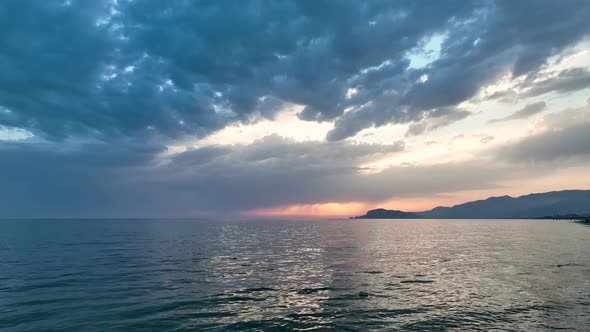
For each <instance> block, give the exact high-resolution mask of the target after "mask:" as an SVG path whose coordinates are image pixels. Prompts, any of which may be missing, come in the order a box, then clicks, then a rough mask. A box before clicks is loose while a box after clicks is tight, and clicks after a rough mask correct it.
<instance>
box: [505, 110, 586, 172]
mask: <svg viewBox="0 0 590 332" xmlns="http://www.w3.org/2000/svg"><path fill="white" fill-rule="evenodd" d="M542 124H543V125H544V126H545V127H546V128H545V130H543V131H541V132H539V133H536V134H533V135H530V136H527V137H525V138H523V139H521V140H519V141H516V142H512V143H509V144H507V145H505V146H503V147H501V148H500V149H499V150H498V151H497V153H498V156H499V157H500V158H501V159H504V160H508V161H510V162H517V163H519V162H522V163H529V164H535V163H543V162H558V163H562V164H563V163H569V162H571V161H572V159H579V158H584V159H587V158H588V157H590V145H589V144H588V142H590V99H588V100H587V103H586V105H585V106H582V107H579V108H574V109H567V110H563V111H561V112H557V113H553V114H548V115H546V116H545V117H544V118H543V122H542Z"/></svg>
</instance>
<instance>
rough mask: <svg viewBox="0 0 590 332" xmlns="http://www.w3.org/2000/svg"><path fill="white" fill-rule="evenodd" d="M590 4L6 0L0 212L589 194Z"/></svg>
mask: <svg viewBox="0 0 590 332" xmlns="http://www.w3.org/2000/svg"><path fill="white" fill-rule="evenodd" d="M589 22H590V1H587V0H579V1H577V0H569V1H563V0H556V1H524V0H523V1H512V0H510V1H508V0H507V1H390V0H387V1H378V0H374V1H367V2H361V1H357V0H353V1H345V0H337V1H280V0H272V1H271V0H269V1H162V0H133V1H132V0H96V1H76V0H65V1H62V0H59V1H58V0H47V1H22V0H3V1H2V2H1V3H0V30H1V31H2V38H0V73H1V76H0V218H2V217H3V218H13V217H22V218H29V217H201V216H243V217H258V216H264V217H287V218H290V217H316V216H320V217H339V216H345V217H348V216H353V215H358V214H362V213H364V211H365V210H367V209H371V208H375V207H384V208H391V209H399V210H405V211H421V210H426V209H430V208H433V207H435V206H438V205H453V204H457V203H462V202H465V201H470V200H475V199H482V198H486V197H489V196H500V195H513V196H517V195H522V194H527V193H531V192H545V191H553V190H563V189H590V23H589Z"/></svg>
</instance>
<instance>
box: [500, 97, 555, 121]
mask: <svg viewBox="0 0 590 332" xmlns="http://www.w3.org/2000/svg"><path fill="white" fill-rule="evenodd" d="M546 108H547V104H546V103H545V102H544V101H539V102H536V103H532V104H528V105H526V106H524V107H523V108H521V109H519V110H518V111H516V112H514V113H512V114H511V115H509V116H507V117H504V118H501V119H494V120H490V121H489V122H492V123H493V122H500V121H510V120H519V119H526V118H528V117H530V116H532V115H535V114H537V113H540V112H542V111H544V110H545V109H546Z"/></svg>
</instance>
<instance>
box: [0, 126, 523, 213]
mask: <svg viewBox="0 0 590 332" xmlns="http://www.w3.org/2000/svg"><path fill="white" fill-rule="evenodd" d="M19 144H20V143H5V144H2V145H1V146H0V153H2V155H3V156H6V157H8V158H7V160H8V162H6V163H2V164H0V181H2V184H3V185H2V187H0V211H2V216H3V217H14V216H19V217H64V216H65V217H75V216H79V217H105V216H106V217H112V216H117V217H124V216H127V217H142V216H191V215H199V214H200V213H203V212H209V213H216V214H219V213H237V212H239V211H244V210H249V209H256V208H269V207H275V206H279V205H290V204H310V203H314V204H315V203H325V202H350V201H378V200H383V199H388V198H391V197H400V196H404V195H429V194H433V193H443V192H449V191H454V190H467V189H482V188H490V187H495V186H496V185H495V184H494V183H495V182H496V181H497V180H498V179H505V178H510V177H512V176H514V174H518V170H516V171H515V170H514V169H507V168H501V167H492V166H491V165H489V164H487V163H478V162H468V163H455V164H442V165H430V166H420V165H414V166H391V167H388V168H386V169H384V170H383V171H381V172H377V173H364V172H361V171H363V169H361V168H359V167H358V165H360V164H362V163H363V162H365V161H368V160H373V159H374V158H379V157H380V156H386V155H388V154H391V153H396V152H398V151H400V150H401V149H402V147H403V145H402V144H401V143H393V144H390V145H372V144H352V143H343V142H335V143H321V142H299V143H298V142H293V141H291V140H288V139H284V138H281V137H279V136H276V135H273V136H268V137H265V138H263V139H261V140H259V141H256V142H254V143H253V144H251V145H229V146H213V147H203V148H197V149H193V150H189V151H186V152H184V153H181V154H177V155H173V156H171V157H168V162H165V163H162V162H161V159H160V158H156V156H157V155H159V154H160V152H162V151H163V150H162V149H161V148H160V147H157V146H153V147H151V148H138V149H136V150H135V151H134V152H133V153H130V154H124V155H123V156H122V155H121V151H120V150H118V149H116V148H112V147H111V146H110V145H106V144H104V145H83V146H79V147H78V148H77V149H76V150H72V151H69V152H68V153H67V157H66V155H64V153H66V152H58V151H56V150H55V149H53V148H51V147H48V146H35V147H34V146H32V145H30V144H29V145H26V146H20V145H19ZM39 165H43V167H39Z"/></svg>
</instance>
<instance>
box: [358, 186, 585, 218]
mask: <svg viewBox="0 0 590 332" xmlns="http://www.w3.org/2000/svg"><path fill="white" fill-rule="evenodd" d="M588 212H590V190H564V191H552V192H547V193H540V194H530V195H525V196H520V197H510V196H500V197H490V198H488V199H484V200H479V201H473V202H467V203H463V204H459V205H455V206H452V207H441V206H439V207H436V208H434V209H432V210H429V211H424V212H416V213H412V212H403V211H398V210H385V209H375V210H371V211H368V212H367V214H365V215H364V216H359V217H355V219H388V218H391V219H394V218H412V219H413V218H429V219H486V218H489V219H509V218H542V217H546V216H560V215H568V214H576V215H587V214H588Z"/></svg>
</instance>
